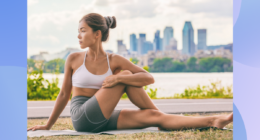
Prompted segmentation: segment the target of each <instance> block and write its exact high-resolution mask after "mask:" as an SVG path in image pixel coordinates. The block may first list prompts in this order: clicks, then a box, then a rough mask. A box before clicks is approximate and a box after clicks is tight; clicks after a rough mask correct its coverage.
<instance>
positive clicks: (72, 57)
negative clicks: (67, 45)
mask: <svg viewBox="0 0 260 140" xmlns="http://www.w3.org/2000/svg"><path fill="white" fill-rule="evenodd" d="M82 55H84V52H73V53H70V54H69V55H68V57H67V59H66V63H68V64H69V65H70V66H71V67H72V64H75V63H76V62H79V61H80V60H79V59H81V56H82Z"/></svg>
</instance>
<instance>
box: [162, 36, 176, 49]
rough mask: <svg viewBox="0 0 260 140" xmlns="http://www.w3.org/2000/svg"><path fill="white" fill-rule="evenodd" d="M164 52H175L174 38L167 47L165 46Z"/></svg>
mask: <svg viewBox="0 0 260 140" xmlns="http://www.w3.org/2000/svg"><path fill="white" fill-rule="evenodd" d="M165 50H166V51H170V50H177V40H176V39H175V38H171V39H170V42H169V45H167V46H165Z"/></svg>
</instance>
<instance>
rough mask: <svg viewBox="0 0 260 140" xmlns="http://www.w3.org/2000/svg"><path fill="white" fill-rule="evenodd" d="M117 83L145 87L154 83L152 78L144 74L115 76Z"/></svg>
mask: <svg viewBox="0 0 260 140" xmlns="http://www.w3.org/2000/svg"><path fill="white" fill-rule="evenodd" d="M117 81H118V83H124V84H127V85H132V86H146V85H150V84H153V83H154V78H153V76H152V75H151V74H149V73H146V72H137V73H135V74H132V75H117Z"/></svg>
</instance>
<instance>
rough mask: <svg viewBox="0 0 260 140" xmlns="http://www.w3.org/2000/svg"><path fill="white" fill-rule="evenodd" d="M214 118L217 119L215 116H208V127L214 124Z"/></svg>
mask: <svg viewBox="0 0 260 140" xmlns="http://www.w3.org/2000/svg"><path fill="white" fill-rule="evenodd" d="M216 119H217V117H216V116H210V119H209V123H208V127H211V126H214V125H215V121H216Z"/></svg>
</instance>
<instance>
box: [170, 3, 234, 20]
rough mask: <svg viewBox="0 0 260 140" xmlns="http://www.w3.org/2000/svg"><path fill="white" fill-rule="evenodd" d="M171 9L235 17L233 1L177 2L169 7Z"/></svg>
mask: <svg viewBox="0 0 260 140" xmlns="http://www.w3.org/2000/svg"><path fill="white" fill-rule="evenodd" d="M168 6H169V7H171V8H182V9H183V10H184V11H186V12H189V13H209V14H215V15H218V16H227V17H232V16H233V9H232V7H233V1H232V0H177V1H171V2H170V3H169V5H168Z"/></svg>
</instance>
